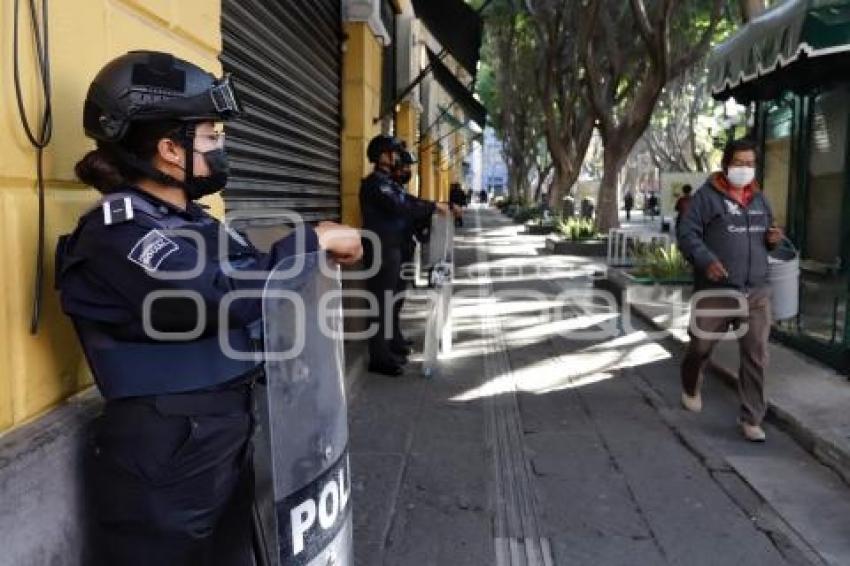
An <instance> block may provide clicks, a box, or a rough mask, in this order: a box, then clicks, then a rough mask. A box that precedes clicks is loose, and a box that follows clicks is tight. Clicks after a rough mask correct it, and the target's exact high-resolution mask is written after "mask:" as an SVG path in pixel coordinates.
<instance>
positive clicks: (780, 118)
mask: <svg viewBox="0 0 850 566" xmlns="http://www.w3.org/2000/svg"><path fill="white" fill-rule="evenodd" d="M793 124H794V99H793V97H787V98H784V99H782V100H780V101H777V102H773V103H771V104H769V105H768V109H767V114H766V116H765V136H764V138H765V141H764V191H765V194H766V195H767V198H768V200H769V201H770V204H771V206H772V207H773V215H774V218H775V221H776V223H777V224H778V225H779V226H782V227H787V224H788V190H789V187H790V184H791V139H792V136H791V134H792V132H793Z"/></svg>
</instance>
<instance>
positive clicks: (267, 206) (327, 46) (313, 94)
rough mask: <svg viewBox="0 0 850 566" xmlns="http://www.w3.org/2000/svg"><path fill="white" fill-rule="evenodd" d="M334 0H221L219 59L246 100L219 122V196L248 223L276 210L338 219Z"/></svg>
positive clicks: (338, 57)
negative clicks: (226, 175) (224, 162)
mask: <svg viewBox="0 0 850 566" xmlns="http://www.w3.org/2000/svg"><path fill="white" fill-rule="evenodd" d="M340 4H341V3H340V1H339V0H278V1H275V2H268V1H266V0H223V2H222V36H223V49H222V57H221V59H222V63H223V65H224V69H225V71H226V72H229V73H232V74H233V75H234V76H235V77H236V81H237V89H238V91H239V94H240V96H241V99H242V104H243V106H244V107H245V108H246V115H245V116H244V117H243V118H242V119H240V120H238V121H235V122H232V123H229V124H227V127H226V133H227V149H228V153H229V155H230V161H231V179H230V182H229V183H228V188H227V189H226V190H225V191H224V198H225V204H226V207H227V210H228V212H233V211H238V212H239V214H240V217H241V216H242V215H243V214H244V215H247V216H250V217H251V218H252V220H251V221H250V224H253V225H262V224H267V223H269V222H268V219H267V217H268V216H269V213H274V212H276V211H281V210H290V211H295V212H298V213H299V214H301V215H302V216H303V217H304V219H305V220H308V221H312V220H337V219H339V217H340V130H341V67H342V50H341V49H342V46H341V41H342V30H341V25H342V24H341V14H340ZM264 217H265V218H266V220H265V221H264ZM240 224H243V222H240Z"/></svg>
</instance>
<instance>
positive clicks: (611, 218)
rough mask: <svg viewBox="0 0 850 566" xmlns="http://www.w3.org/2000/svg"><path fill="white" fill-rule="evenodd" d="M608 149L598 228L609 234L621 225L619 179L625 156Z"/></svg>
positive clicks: (600, 190) (603, 174)
mask: <svg viewBox="0 0 850 566" xmlns="http://www.w3.org/2000/svg"><path fill="white" fill-rule="evenodd" d="M615 153H616V152H614V151H612V150H610V149H606V151H605V157H604V165H603V171H602V184H601V185H599V203H598V204H597V207H596V229H597V231H599V232H600V233H602V234H607V233H608V230H610V229H611V228H619V227H620V212H619V209H620V206H619V205H620V203H619V199H618V198H617V197H618V194H617V193H618V191H617V189H618V180H619V176H620V169H621V168H622V166H623V157H622V156H620V155H618V154H615Z"/></svg>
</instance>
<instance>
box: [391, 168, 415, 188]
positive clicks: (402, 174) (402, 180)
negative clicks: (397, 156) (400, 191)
mask: <svg viewBox="0 0 850 566" xmlns="http://www.w3.org/2000/svg"><path fill="white" fill-rule="evenodd" d="M412 178H413V173H412V172H410V171H399V172H398V173H396V175H395V180H396V182H397V183H399V184H401V185H406V184H408V183H409V182H410V180H411V179H412Z"/></svg>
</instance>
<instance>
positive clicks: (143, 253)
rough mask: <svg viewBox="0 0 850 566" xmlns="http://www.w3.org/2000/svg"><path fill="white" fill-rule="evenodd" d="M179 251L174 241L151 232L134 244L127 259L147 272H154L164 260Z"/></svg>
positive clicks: (154, 231) (158, 233)
mask: <svg viewBox="0 0 850 566" xmlns="http://www.w3.org/2000/svg"><path fill="white" fill-rule="evenodd" d="M179 249H180V246H178V245H177V244H176V243H174V240H172V239H171V238H168V237H166V236H165V235H164V234H162V233H161V232H160V231H159V230H151V231H150V232H148V233H147V234H145V235H144V236H142V238H141V239H140V240H139V241H138V242H136V244H135V245H134V246H133V249H131V250H130V253H129V254H127V259H129V260H130V261H132V262H133V263H135V264H138V265H140V266H142V267H143V268H145V269H147V270H148V271H156V270H157V269H159V266H160V265H162V262H163V261H165V258H167V257H168V256H170V255H171V254H173V253H174V252H176V251H177V250H179Z"/></svg>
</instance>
